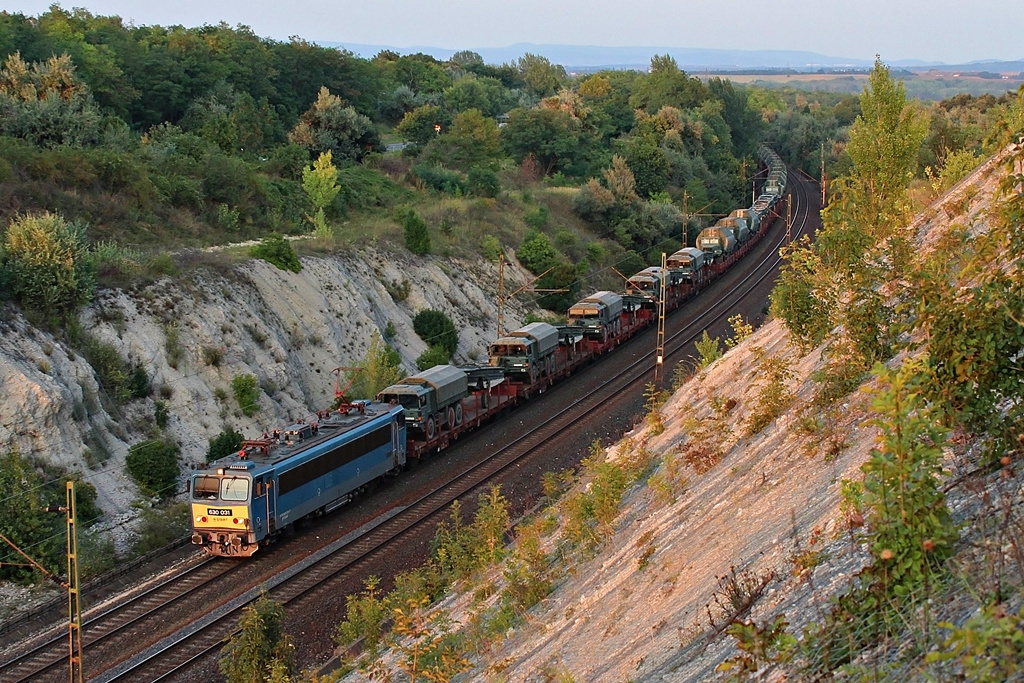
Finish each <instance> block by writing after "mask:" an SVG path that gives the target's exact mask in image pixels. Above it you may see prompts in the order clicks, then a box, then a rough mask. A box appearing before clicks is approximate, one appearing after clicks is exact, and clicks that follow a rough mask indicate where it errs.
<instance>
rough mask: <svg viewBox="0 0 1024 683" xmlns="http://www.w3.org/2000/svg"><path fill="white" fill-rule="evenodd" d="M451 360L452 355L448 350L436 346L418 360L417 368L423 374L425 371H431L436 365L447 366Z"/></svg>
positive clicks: (422, 354)
mask: <svg viewBox="0 0 1024 683" xmlns="http://www.w3.org/2000/svg"><path fill="white" fill-rule="evenodd" d="M451 358H452V355H451V354H450V353H448V350H447V349H446V348H444V347H443V346H440V345H438V344H434V345H433V346H431V347H429V348H428V349H427V350H426V351H424V352H423V353H421V354H420V355H419V357H418V358H416V367H417V368H419V369H420V371H421V372H422V371H423V370H429V369H430V368H432V367H434V366H435V365H445V364H446V363H447V362H448V361H450V360H451Z"/></svg>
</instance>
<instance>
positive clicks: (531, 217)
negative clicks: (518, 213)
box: [523, 206, 549, 230]
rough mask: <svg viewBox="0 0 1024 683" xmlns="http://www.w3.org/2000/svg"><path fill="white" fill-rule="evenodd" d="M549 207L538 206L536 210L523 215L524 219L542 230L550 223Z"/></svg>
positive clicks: (533, 226) (536, 228)
mask: <svg viewBox="0 0 1024 683" xmlns="http://www.w3.org/2000/svg"><path fill="white" fill-rule="evenodd" d="M548 216H549V214H548V208H547V207H546V206H538V207H537V208H536V209H535V210H533V211H531V212H530V213H528V214H526V215H525V216H523V220H524V221H525V222H526V224H527V225H528V226H530V227H531V228H533V229H534V230H540V229H541V228H543V227H544V226H546V225H547V224H548Z"/></svg>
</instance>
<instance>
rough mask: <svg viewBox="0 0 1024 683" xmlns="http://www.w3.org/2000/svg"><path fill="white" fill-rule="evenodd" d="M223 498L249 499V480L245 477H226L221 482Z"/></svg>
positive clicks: (221, 495)
mask: <svg viewBox="0 0 1024 683" xmlns="http://www.w3.org/2000/svg"><path fill="white" fill-rule="evenodd" d="M220 497H221V500H239V501H240V500H248V499H249V480H248V479H246V478H243V477H224V479H223V480H222V481H221V483H220Z"/></svg>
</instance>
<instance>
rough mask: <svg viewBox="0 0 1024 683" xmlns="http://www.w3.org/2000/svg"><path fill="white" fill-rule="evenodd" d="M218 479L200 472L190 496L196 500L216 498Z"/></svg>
mask: <svg viewBox="0 0 1024 683" xmlns="http://www.w3.org/2000/svg"><path fill="white" fill-rule="evenodd" d="M219 489H220V479H218V478H217V477H212V476H210V475H208V474H200V475H199V476H197V477H196V478H195V483H194V484H193V486H192V497H193V498H195V499H196V500H217V491H218V490H219Z"/></svg>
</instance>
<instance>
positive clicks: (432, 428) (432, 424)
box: [426, 415, 437, 441]
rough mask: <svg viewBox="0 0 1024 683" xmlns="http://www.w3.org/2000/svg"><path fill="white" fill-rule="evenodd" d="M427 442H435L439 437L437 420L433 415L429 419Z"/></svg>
mask: <svg viewBox="0 0 1024 683" xmlns="http://www.w3.org/2000/svg"><path fill="white" fill-rule="evenodd" d="M426 431H427V441H433V440H434V437H435V436H437V420H435V419H434V416H433V415H431V416H430V417H428V418H427V430H426Z"/></svg>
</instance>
